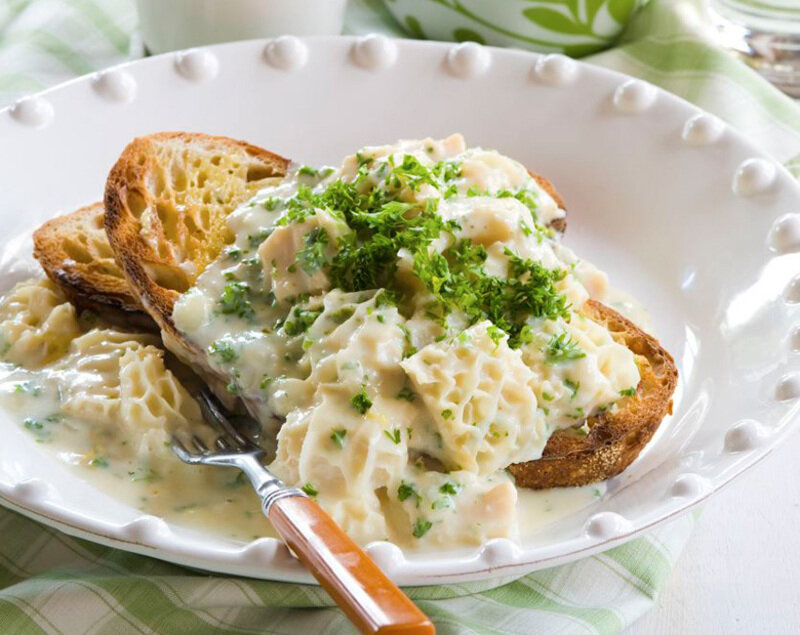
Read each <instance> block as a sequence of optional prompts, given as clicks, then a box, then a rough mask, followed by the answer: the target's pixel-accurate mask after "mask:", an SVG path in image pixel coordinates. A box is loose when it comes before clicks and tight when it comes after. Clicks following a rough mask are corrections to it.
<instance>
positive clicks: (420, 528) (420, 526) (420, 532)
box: [411, 518, 433, 538]
mask: <svg viewBox="0 0 800 635" xmlns="http://www.w3.org/2000/svg"><path fill="white" fill-rule="evenodd" d="M431 527H433V523H432V522H430V521H429V520H423V519H422V518H417V520H416V522H415V523H414V530H413V531H412V532H411V534H412V535H413V536H414V538H422V537H423V536H424V535H425V534H427V533H428V530H429V529H430V528H431Z"/></svg>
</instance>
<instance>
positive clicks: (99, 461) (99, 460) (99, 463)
mask: <svg viewBox="0 0 800 635" xmlns="http://www.w3.org/2000/svg"><path fill="white" fill-rule="evenodd" d="M89 465H91V466H92V467H102V468H106V467H108V466H109V462H108V459H107V458H106V457H104V456H96V457H94V458H93V459H92V460H91V461H89Z"/></svg>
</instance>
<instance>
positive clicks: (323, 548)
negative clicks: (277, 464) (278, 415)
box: [267, 496, 436, 634]
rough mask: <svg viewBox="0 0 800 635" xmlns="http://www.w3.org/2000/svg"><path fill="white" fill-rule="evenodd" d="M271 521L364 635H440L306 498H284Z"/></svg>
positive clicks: (273, 506)
mask: <svg viewBox="0 0 800 635" xmlns="http://www.w3.org/2000/svg"><path fill="white" fill-rule="evenodd" d="M267 515H268V517H269V520H270V522H271V523H272V526H273V527H274V528H275V530H276V531H277V532H278V534H280V536H281V537H282V538H283V540H284V541H285V542H286V544H287V545H289V547H291V549H292V551H294V553H295V554H296V555H297V557H298V558H299V559H300V561H301V562H302V563H303V564H304V565H305V566H306V567H307V568H308V570H309V571H311V573H312V574H313V575H314V577H315V578H316V579H317V581H318V582H319V583H320V584H321V585H322V586H323V587H324V589H325V590H326V591H327V592H328V593H329V594H330V596H331V597H332V598H333V599H334V601H335V602H336V604H338V605H339V607H340V608H341V609H342V610H343V611H344V612H345V614H346V615H347V617H348V618H350V620H351V621H352V622H353V624H355V625H356V626H357V627H358V628H359V630H361V632H363V633H393V634H394V633H412V634H417V633H435V632H436V630H435V629H434V627H433V624H432V623H431V621H430V620H429V619H428V618H427V617H426V616H425V614H424V613H423V612H422V611H420V610H419V609H418V608H417V607H416V605H415V604H414V603H413V602H412V601H411V600H409V599H408V597H406V596H405V595H404V594H403V592H402V591H401V590H400V589H399V588H397V586H395V584H394V583H393V582H392V581H391V580H389V578H387V577H386V575H385V574H384V573H383V571H381V570H380V569H379V568H378V565H376V564H375V563H374V562H373V561H372V560H371V559H370V558H369V556H367V554H365V553H364V552H363V551H362V550H361V549H360V548H359V547H358V545H356V543H354V542H353V541H352V540H351V539H350V537H349V536H348V535H347V534H345V533H344V531H342V530H341V528H340V527H339V526H338V525H337V524H336V523H335V522H333V519H332V518H331V517H330V516H328V514H327V513H326V512H325V511H324V510H323V509H322V508H321V507H320V506H319V505H317V503H316V502H314V500H312V499H311V498H307V497H305V496H290V497H287V498H280V499H278V500H276V501H275V502H274V503H272V504H271V506H270V508H269V510H268V514H267Z"/></svg>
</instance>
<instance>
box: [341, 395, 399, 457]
mask: <svg viewBox="0 0 800 635" xmlns="http://www.w3.org/2000/svg"><path fill="white" fill-rule="evenodd" d="M350 405H351V406H353V408H355V409H356V410H358V411H359V412H360V413H361V414H362V415H363V414H366V412H367V410H369V409H370V408H371V407H372V400H371V399H370V398H369V396H367V390H366V388H364V387H363V386H362V387H361V390H359V391H358V392H357V393H356V394H355V395H353V396H352V397H350ZM398 443H399V441H398Z"/></svg>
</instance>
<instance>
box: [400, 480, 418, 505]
mask: <svg viewBox="0 0 800 635" xmlns="http://www.w3.org/2000/svg"><path fill="white" fill-rule="evenodd" d="M412 496H413V497H414V498H415V499H416V500H417V505H419V500H420V498H421V497H420V495H419V494H417V490H416V489H415V487H414V485H412V484H411V483H406V482H405V481H400V487H398V488H397V498H398V500H399V501H400V502H401V503H402V502H403V501H404V500H407V499H409V498H411V497H412Z"/></svg>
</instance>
